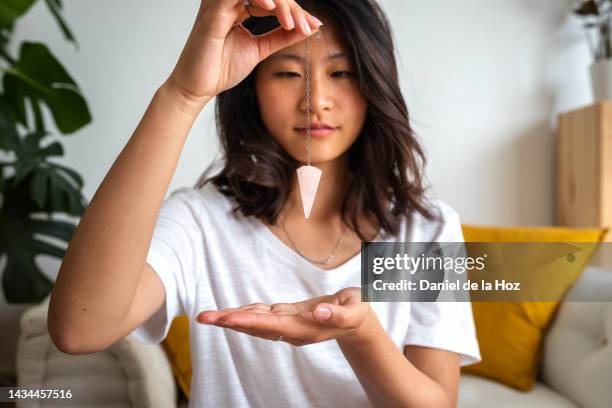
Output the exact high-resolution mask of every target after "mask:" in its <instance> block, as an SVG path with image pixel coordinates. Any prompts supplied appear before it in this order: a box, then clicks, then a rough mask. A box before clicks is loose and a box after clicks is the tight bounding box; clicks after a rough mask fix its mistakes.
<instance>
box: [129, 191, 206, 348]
mask: <svg viewBox="0 0 612 408" xmlns="http://www.w3.org/2000/svg"><path fill="white" fill-rule="evenodd" d="M196 194H198V193H197V191H195V190H193V189H191V188H181V189H178V190H176V191H174V192H173V193H172V194H171V195H170V196H169V197H168V198H166V199H165V200H164V202H163V203H162V206H161V208H160V211H159V214H158V217H157V220H156V225H155V229H154V232H153V236H152V238H151V245H150V247H149V252H148V254H147V258H146V262H147V263H148V264H149V265H150V266H151V267H152V268H153V270H154V271H155V272H156V273H157V275H158V276H159V277H160V279H161V281H162V283H163V285H164V290H165V294H166V298H165V301H164V304H163V305H162V307H161V308H160V309H159V310H157V311H156V312H155V313H154V314H153V315H152V316H151V317H150V318H149V319H148V320H147V321H145V322H144V323H143V324H142V325H141V326H139V327H137V328H136V329H135V330H134V331H132V333H131V335H132V336H134V337H136V338H137V339H138V340H140V341H142V342H145V343H152V344H158V343H160V342H161V341H162V340H163V339H164V338H165V337H166V335H167V334H168V330H169V329H170V325H171V324H172V320H173V319H174V318H175V317H176V316H179V315H183V314H187V315H188V314H189V313H188V312H189V310H190V308H191V305H193V301H194V298H195V287H196V271H197V262H198V259H201V256H202V251H203V236H202V235H203V234H202V228H200V227H199V223H198V220H199V219H200V213H199V211H198V206H197V204H196V203H197V197H196V196H195V195H196Z"/></svg>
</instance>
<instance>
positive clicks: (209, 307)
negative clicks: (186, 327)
mask: <svg viewBox="0 0 612 408" xmlns="http://www.w3.org/2000/svg"><path fill="white" fill-rule="evenodd" d="M306 10H308V11H306ZM249 14H251V15H255V16H276V17H277V18H278V20H279V21H280V24H281V26H280V27H279V28H277V29H276V30H274V31H272V32H270V33H268V34H265V35H263V36H256V37H255V36H252V35H251V33H249V32H248V31H247V30H246V29H245V28H244V27H242V26H241V25H240V23H242V22H243V21H244V20H245V19H246V18H248V17H249ZM315 16H316V17H315ZM318 19H319V20H321V21H323V22H324V25H323V27H321V26H320V22H321V21H319V20H318ZM317 30H319V31H320V34H321V41H320V42H317V41H316V40H315V37H314V36H312V35H313V34H314V33H315V32H316V31H317ZM309 36H311V38H310V51H309V57H310V58H309V61H310V78H311V81H310V82H311V92H310V96H311V98H310V104H308V103H307V101H306V93H305V75H306V72H305V39H306V37H309ZM214 97H216V102H217V104H216V109H217V110H216V113H217V123H218V133H219V135H220V138H221V145H222V147H223V153H224V162H223V167H222V169H220V171H218V172H217V173H216V174H215V175H214V176H212V177H207V173H208V171H207V172H206V173H205V174H204V176H203V177H202V178H201V181H200V182H199V183H198V185H197V186H196V187H193V188H181V189H179V190H177V191H175V192H174V193H173V194H171V195H170V196H169V197H168V198H167V199H166V200H164V196H165V193H166V190H167V188H168V185H169V182H170V180H171V178H172V175H173V173H174V169H175V166H176V164H177V161H178V158H179V155H180V152H181V150H182V148H183V145H184V142H185V139H186V137H187V134H188V132H189V130H190V128H191V126H192V124H193V121H194V119H195V118H196V116H197V115H198V113H199V112H200V111H201V110H202V109H203V108H204V106H206V104H207V103H208V102H209V101H210V100H211V99H212V98H214ZM307 109H309V111H308V113H309V115H310V121H311V125H312V127H313V128H322V127H327V128H328V129H327V130H317V131H315V130H313V131H312V140H311V160H312V164H313V165H315V166H317V167H319V168H320V169H322V171H323V173H322V178H321V181H320V185H319V188H318V191H317V195H316V199H315V203H314V207H313V209H312V214H311V216H310V218H308V219H305V217H304V211H303V208H302V204H301V199H300V195H299V188H298V184H297V179H296V168H297V167H299V166H300V165H302V164H304V163H305V162H306V161H307V159H306V157H307V156H306V154H307V153H306V152H307V145H306V132H305V130H304V129H305V128H306V126H307V120H306V113H307ZM424 164H425V158H424V157H423V153H422V151H421V148H420V146H419V143H418V142H417V139H416V137H415V135H414V133H413V131H412V129H411V127H410V124H409V119H408V113H407V109H406V105H405V103H404V100H403V98H402V95H401V93H400V89H399V85H398V75H397V70H396V62H395V57H394V51H393V42H392V38H391V34H390V30H389V26H388V22H387V19H386V17H385V16H384V14H383V12H382V11H381V9H380V8H379V7H378V6H377V5H376V4H375V3H374V2H373V1H370V0H324V1H314V0H309V1H301V0H298V2H297V3H296V2H295V1H294V0H252V4H251V5H248V6H245V4H244V3H243V0H206V1H203V2H202V5H201V7H200V10H199V12H198V15H197V17H196V21H195V24H194V26H193V30H192V32H191V35H190V36H189V39H188V41H187V43H186V45H185V48H184V50H183V52H182V54H181V56H180V58H179V61H178V63H177V65H176V68H175V69H174V70H173V72H172V73H171V75H170V76H169V78H168V79H167V81H165V83H164V84H163V85H162V86H161V87H160V88H159V89H158V91H157V92H156V93H155V96H154V97H153V99H152V101H151V104H150V105H149V107H148V109H147V111H146V113H145V114H144V117H143V118H142V120H141V122H140V124H139V126H138V127H137V129H136V130H135V132H134V134H133V135H132V137H131V138H130V140H129V142H128V143H127V145H126V146H125V148H124V149H123V151H122V152H121V154H120V155H119V157H118V158H117V160H116V161H115V163H114V164H113V166H112V168H111V169H110V171H109V172H108V174H107V176H106V178H105V179H104V181H103V182H102V184H101V185H100V187H99V188H98V190H97V192H96V194H95V195H94V197H93V199H92V201H91V204H90V205H89V207H88V209H87V211H86V213H85V214H84V216H83V218H82V220H81V222H80V224H79V227H78V229H77V231H76V233H75V235H74V237H73V239H72V241H71V242H70V246H69V248H68V251H67V253H66V256H65V258H64V260H63V262H62V265H61V269H60V273H59V275H58V279H57V282H56V284H55V287H54V289H53V293H52V296H51V303H50V310H49V331H50V334H51V336H52V338H53V340H54V342H55V344H56V345H57V346H58V348H60V349H61V350H63V351H64V352H67V353H73V354H80V353H89V352H94V351H98V350H101V349H104V348H106V347H108V346H109V345H111V344H113V343H114V342H116V341H118V340H119V339H121V338H123V337H125V336H127V335H128V334H130V333H131V334H133V335H135V336H136V337H138V338H139V339H141V340H143V341H146V342H152V343H158V342H160V341H162V339H163V338H164V337H165V336H166V334H167V331H168V329H169V326H170V323H171V322H172V319H173V318H174V317H175V316H177V315H180V314H187V315H188V316H189V318H190V321H191V328H190V330H191V331H190V333H191V355H192V360H193V377H192V384H191V400H190V406H194V407H195V406H203V407H204V406H205V407H256V406H257V407H264V406H265V407H311V406H312V407H314V406H316V407H343V406H346V407H366V406H376V407H419V408H420V407H436V408H439V407H452V406H455V405H456V401H457V388H458V379H459V367H460V366H461V365H466V364H471V363H474V362H477V361H479V360H480V354H479V349H478V344H477V341H476V337H475V331H474V325H473V320H472V314H471V305H470V304H469V303H434V302H430V303H426V302H423V303H419V302H414V303H410V302H404V303H402V302H377V303H365V302H361V300H360V299H361V297H360V290H359V285H360V247H361V242H362V241H373V240H385V241H406V242H411V241H412V242H417V241H420V242H425V241H437V242H450V241H455V242H456V241H463V235H462V232H461V225H460V222H459V217H458V216H457V213H456V212H455V211H454V210H453V209H452V208H451V207H450V206H448V205H447V204H445V203H443V202H441V201H438V200H432V201H433V202H430V201H429V200H428V199H427V197H426V195H425V190H426V189H425V188H424V187H423V183H422V178H423V176H422V167H423V166H424ZM209 170H210V168H209Z"/></svg>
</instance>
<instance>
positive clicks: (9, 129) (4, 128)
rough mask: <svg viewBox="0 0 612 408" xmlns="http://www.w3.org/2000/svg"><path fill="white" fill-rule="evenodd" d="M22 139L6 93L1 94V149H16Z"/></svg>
mask: <svg viewBox="0 0 612 408" xmlns="http://www.w3.org/2000/svg"><path fill="white" fill-rule="evenodd" d="M19 145H20V139H19V134H18V133H17V129H16V128H15V123H14V117H13V112H12V111H11V108H10V106H9V105H8V102H7V101H6V99H5V97H4V95H1V94H0V150H7V151H8V150H10V151H15V150H17V149H18V148H19Z"/></svg>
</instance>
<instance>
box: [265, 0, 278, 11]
mask: <svg viewBox="0 0 612 408" xmlns="http://www.w3.org/2000/svg"><path fill="white" fill-rule="evenodd" d="M266 5H267V6H268V7H269V8H270V10H274V9H275V8H276V4H274V2H273V1H272V0H266Z"/></svg>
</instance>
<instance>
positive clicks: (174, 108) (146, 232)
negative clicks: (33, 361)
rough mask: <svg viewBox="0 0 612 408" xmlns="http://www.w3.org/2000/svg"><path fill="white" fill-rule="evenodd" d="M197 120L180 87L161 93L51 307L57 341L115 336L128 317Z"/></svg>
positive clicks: (83, 228) (94, 210) (68, 262)
mask: <svg viewBox="0 0 612 408" xmlns="http://www.w3.org/2000/svg"><path fill="white" fill-rule="evenodd" d="M196 117H197V112H196V110H195V109H193V106H190V104H189V102H188V101H186V100H184V99H181V95H180V93H179V92H178V91H176V90H174V89H173V88H170V87H168V86H166V85H163V86H162V87H160V88H159V89H158V91H157V92H156V93H155V96H154V97H153V98H152V100H151V103H150V104H149V106H148V108H147V110H146V112H145V114H144V116H143V118H142V119H141V121H140V123H139V125H138V126H137V128H136V129H135V131H134V133H133V135H132V137H131V138H130V140H129V141H128V143H127V144H126V146H125V147H124V148H123V150H122V151H121V153H120V154H119V156H118V157H117V159H116V160H115V162H114V163H113V165H112V167H111V168H110V170H109V172H108V174H107V175H106V177H105V178H104V180H103V181H102V183H101V185H100V186H99V188H98V190H97V191H96V193H95V195H94V197H93V198H92V200H91V203H90V204H89V206H88V207H87V209H86V211H85V213H84V214H83V217H82V218H81V220H80V222H79V225H78V227H77V229H76V231H75V233H74V235H73V237H72V239H71V241H70V244H69V246H68V249H67V251H66V254H65V257H64V259H63V261H62V264H61V267H60V271H59V274H58V277H57V280H56V283H55V286H54V288H53V292H52V296H51V302H50V305H49V330H50V332H51V333H52V334H53V333H54V334H56V335H57V338H62V337H63V336H67V335H68V333H75V334H78V335H79V337H81V338H83V336H86V335H87V334H89V333H90V334H91V336H98V335H101V334H103V333H107V332H108V331H111V329H112V327H113V325H114V324H115V322H117V321H119V320H120V319H121V318H122V317H123V316H124V315H125V314H126V313H127V311H128V309H129V306H130V304H131V301H132V298H133V296H134V294H135V291H136V289H137V285H138V283H139V280H140V274H141V272H142V269H143V265H144V261H145V259H146V253H147V250H148V246H149V245H150V240H151V236H152V233H153V229H154V226H155V221H156V218H157V214H158V212H159V209H160V207H161V203H162V202H163V199H164V195H165V193H166V191H167V189H168V185H169V183H170V181H171V179H172V176H173V174H174V171H175V169H176V165H177V162H178V158H179V156H180V153H181V151H182V148H183V146H184V143H185V140H186V138H187V135H188V133H189V130H190V128H191V126H192V124H193V121H194V120H195V118H196ZM105 335H106V334H105Z"/></svg>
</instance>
